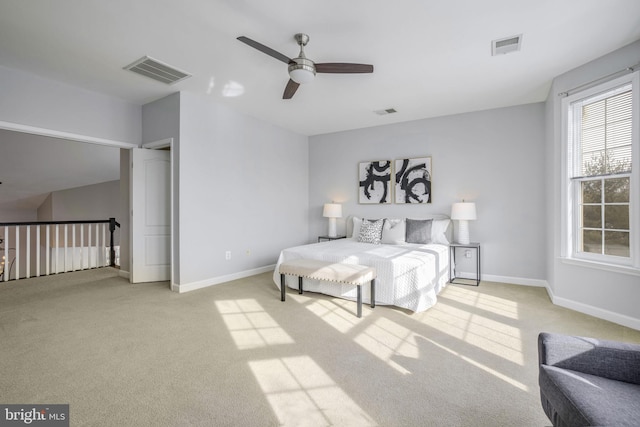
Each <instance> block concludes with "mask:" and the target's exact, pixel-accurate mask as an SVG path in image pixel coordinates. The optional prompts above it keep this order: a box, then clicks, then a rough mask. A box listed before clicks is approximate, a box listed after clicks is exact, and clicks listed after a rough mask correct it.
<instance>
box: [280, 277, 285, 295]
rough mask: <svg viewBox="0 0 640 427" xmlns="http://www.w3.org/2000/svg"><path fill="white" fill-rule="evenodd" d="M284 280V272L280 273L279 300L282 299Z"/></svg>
mask: <svg viewBox="0 0 640 427" xmlns="http://www.w3.org/2000/svg"><path fill="white" fill-rule="evenodd" d="M284 282H285V280H284V274H281V275H280V301H284V295H285V292H284V288H285V286H286V285H285V283H284Z"/></svg>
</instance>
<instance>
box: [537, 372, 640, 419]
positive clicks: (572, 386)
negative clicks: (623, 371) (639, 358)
mask: <svg viewBox="0 0 640 427" xmlns="http://www.w3.org/2000/svg"><path fill="white" fill-rule="evenodd" d="M539 383H540V395H541V399H542V406H543V408H544V411H545V413H546V414H547V416H548V417H549V419H550V420H551V422H552V423H553V425H554V426H556V427H558V426H604V425H606V426H613V425H615V426H637V425H638V420H640V385H637V384H632V383H627V382H622V381H616V380H610V379H607V378H602V377H598V376H594V375H589V374H585V373H582V372H578V371H572V370H569V369H562V368H558V367H555V366H548V365H540V377H539Z"/></svg>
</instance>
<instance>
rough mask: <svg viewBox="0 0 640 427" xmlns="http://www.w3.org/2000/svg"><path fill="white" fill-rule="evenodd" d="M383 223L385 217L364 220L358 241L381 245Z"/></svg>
mask: <svg viewBox="0 0 640 427" xmlns="http://www.w3.org/2000/svg"><path fill="white" fill-rule="evenodd" d="M383 225H384V219H379V220H378V221H369V220H366V219H364V220H362V226H361V227H360V234H359V235H358V242H361V243H373V244H374V245H379V244H380V238H381V237H382V226H383Z"/></svg>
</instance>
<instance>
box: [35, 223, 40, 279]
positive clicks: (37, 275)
mask: <svg viewBox="0 0 640 427" xmlns="http://www.w3.org/2000/svg"><path fill="white" fill-rule="evenodd" d="M36 277H40V226H39V225H36Z"/></svg>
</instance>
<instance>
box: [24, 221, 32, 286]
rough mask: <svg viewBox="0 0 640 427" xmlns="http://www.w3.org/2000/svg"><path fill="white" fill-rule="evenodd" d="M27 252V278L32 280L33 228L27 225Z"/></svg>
mask: <svg viewBox="0 0 640 427" xmlns="http://www.w3.org/2000/svg"><path fill="white" fill-rule="evenodd" d="M26 244H27V246H26V250H25V253H26V255H27V259H26V260H25V264H26V267H27V269H26V274H25V276H26V278H27V279H28V278H30V277H31V226H30V225H27V237H26Z"/></svg>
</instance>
